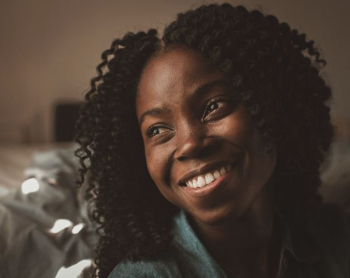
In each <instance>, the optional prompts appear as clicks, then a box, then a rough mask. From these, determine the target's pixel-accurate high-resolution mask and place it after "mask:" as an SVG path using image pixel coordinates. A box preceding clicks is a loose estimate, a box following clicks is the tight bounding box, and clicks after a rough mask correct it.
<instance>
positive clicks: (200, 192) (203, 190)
mask: <svg viewBox="0 0 350 278" xmlns="http://www.w3.org/2000/svg"><path fill="white" fill-rule="evenodd" d="M233 170H234V168H233V169H231V170H230V171H229V172H227V173H225V174H224V175H222V176H220V177H219V178H217V179H216V180H215V181H213V182H212V183H209V184H207V185H205V186H203V187H197V188H192V187H189V186H182V187H181V189H182V190H184V191H185V192H186V194H188V195H190V196H193V197H196V198H197V197H198V198H200V197H205V196H207V195H210V194H212V193H213V192H214V191H215V190H217V189H218V188H222V187H223V186H224V185H226V184H228V182H227V180H228V179H229V176H230V174H231V173H232V171H233Z"/></svg>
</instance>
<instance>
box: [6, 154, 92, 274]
mask: <svg viewBox="0 0 350 278" xmlns="http://www.w3.org/2000/svg"><path fill="white" fill-rule="evenodd" d="M76 165H77V161H76V160H75V158H74V153H73V149H56V150H52V151H48V152H42V153H36V154H35V155H34V157H33V161H32V164H31V166H30V167H28V168H27V170H26V177H27V178H28V180H29V179H30V180H29V182H27V183H24V184H22V186H21V187H20V188H18V190H16V191H13V192H10V193H8V194H7V195H4V196H1V198H0V223H1V226H0V277H3V278H5V277H6V278H23V277H26V278H46V277H47V278H54V277H56V275H57V273H58V272H59V270H60V269H61V268H62V267H64V268H68V267H69V266H71V265H74V264H77V263H78V262H79V261H82V260H84V259H91V258H92V257H93V251H92V250H93V246H94V244H95V242H96V240H97V236H96V234H95V232H94V228H93V227H92V225H91V224H90V222H89V220H88V218H87V204H86V203H85V202H84V201H83V198H81V196H79V195H77V194H76V185H75V182H74V177H75V170H76ZM28 186H29V187H28ZM30 187H31V189H30ZM28 190H29V191H32V192H30V193H28ZM57 220H61V222H65V223H66V224H67V223H68V225H66V226H67V227H66V228H62V227H61V228H60V227H59V225H58V226H57V224H58V223H59V222H60V221H58V222H56V221H57ZM62 220H63V221H62ZM55 223H56V226H55ZM61 224H62V223H61ZM79 224H82V225H79ZM81 227H83V228H82V229H81ZM79 229H81V230H80V231H78V230H79ZM77 231H78V232H77ZM67 278H70V277H67ZM74 278H75V277H74Z"/></svg>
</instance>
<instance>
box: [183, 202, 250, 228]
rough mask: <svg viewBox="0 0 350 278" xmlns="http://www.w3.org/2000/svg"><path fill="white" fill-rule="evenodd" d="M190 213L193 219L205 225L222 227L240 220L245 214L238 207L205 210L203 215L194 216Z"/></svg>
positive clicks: (196, 214)
mask: <svg viewBox="0 0 350 278" xmlns="http://www.w3.org/2000/svg"><path fill="white" fill-rule="evenodd" d="M189 213H190V214H191V215H192V217H194V218H196V219H197V221H200V222H202V223H203V224H205V225H208V226H222V225H226V224H229V223H232V222H234V221H236V220H238V219H239V218H240V217H241V216H242V215H243V214H244V210H242V209H239V208H237V207H234V208H232V207H231V208H220V209H213V210H203V211H201V213H195V214H192V213H191V212H189Z"/></svg>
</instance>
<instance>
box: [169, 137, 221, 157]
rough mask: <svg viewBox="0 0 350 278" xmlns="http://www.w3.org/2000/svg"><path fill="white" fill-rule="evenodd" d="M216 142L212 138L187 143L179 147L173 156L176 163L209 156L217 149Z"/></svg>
mask: <svg viewBox="0 0 350 278" xmlns="http://www.w3.org/2000/svg"><path fill="white" fill-rule="evenodd" d="M218 146H219V144H218V141H217V140H215V139H212V138H207V139H203V140H191V141H187V142H186V143H184V144H183V145H181V146H179V148H178V149H177V152H176V154H175V158H176V160H178V161H184V160H186V159H193V158H203V157H207V156H210V155H211V154H213V153H214V152H215V151H216V150H217V149H218Z"/></svg>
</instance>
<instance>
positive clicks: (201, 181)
mask: <svg viewBox="0 0 350 278" xmlns="http://www.w3.org/2000/svg"><path fill="white" fill-rule="evenodd" d="M197 183H198V186H199V187H202V186H204V185H206V182H205V179H204V178H203V177H202V176H199V177H198V180H197Z"/></svg>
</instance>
